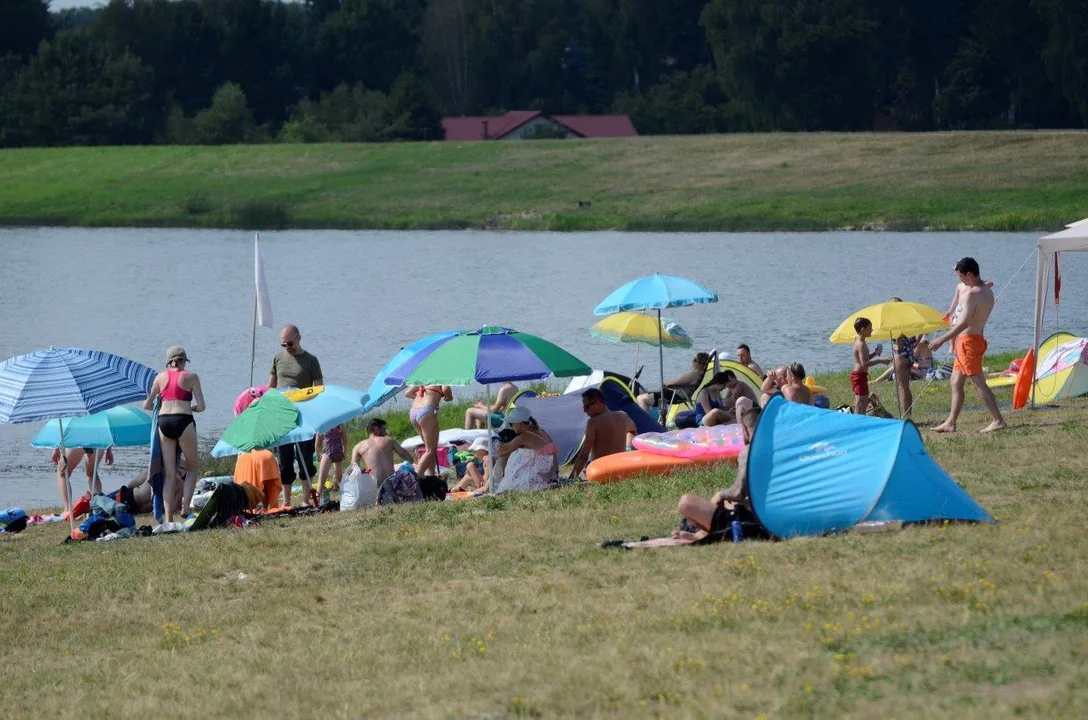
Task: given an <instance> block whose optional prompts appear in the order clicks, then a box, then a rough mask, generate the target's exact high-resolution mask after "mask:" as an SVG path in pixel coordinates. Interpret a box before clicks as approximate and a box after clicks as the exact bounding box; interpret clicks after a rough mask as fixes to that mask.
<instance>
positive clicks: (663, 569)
mask: <svg viewBox="0 0 1088 720" xmlns="http://www.w3.org/2000/svg"><path fill="white" fill-rule="evenodd" d="M820 380H821V382H822V383H823V384H825V385H828V386H830V388H831V391H832V394H833V401H835V402H838V401H840V400H842V399H843V398H844V396H845V395H847V394H848V389H847V386H846V380H845V378H844V377H842V376H834V377H830V378H821V379H820ZM890 387H891V386H890V384H885V385H881V386H880V387H878V388H877V391H878V392H879V393H880V394H881V395H882V396H883V399H884V401H885V404H888V405H889V406H894V400H892V398H891V395H890V391H889V390H890ZM885 388H889V389H885ZM918 390H920V391H921V390H922V386H921V384H919V386H918ZM1003 399H1007V398H1004V397H1003ZM947 400H948V399H947V391H946V390H945V386H943V385H937V384H934V385H932V386H930V387H929V388H928V389H927V390H926V391H924V392H921V397H920V404H919V420H920V421H927V420H935V419H936V418H937V417H939V415H940V414H941V411H942V410H943V409H945V408H947ZM974 403H975V400H974V398H973V396H971V395H969V396H968V405H969V406H970V405H972V404H974ZM1010 420H1011V426H1012V427H1011V429H1010V430H1008V431H1005V432H1002V433H998V434H996V435H994V436H989V437H983V436H980V435H979V434H978V433H977V431H978V430H979V429H980V428H981V427H982V426H983V425H984V424H985V423H986V418H985V417H984V413H980V412H979V411H976V410H969V411H968V413H967V414H966V416H965V417H964V419H963V423H962V426H961V430H962V432H961V434H960V435H958V436H955V437H949V438H944V437H934V436H932V435H931V434H928V433H927V443H928V445H929V447H930V450H931V452H932V453H933V455H934V456H935V457H936V459H937V460H938V461H939V462H940V463H941V464H942V465H943V466H944V467H945V468H946V469H947V470H948V471H949V472H950V473H951V474H952V476H953V477H955V478H956V479H957V480H958V481H959V482H960V483H961V484H963V485H964V487H965V488H966V489H967V490H968V492H970V493H971V494H972V495H973V496H974V497H975V498H976V499H978V500H979V501H980V502H981V503H982V504H983V505H984V506H985V507H986V508H987V509H988V510H989V511H990V512H991V513H993V514H994V515H995V517H997V519H998V521H999V522H998V523H997V524H996V525H994V526H955V525H950V526H943V527H926V528H909V529H906V530H903V531H901V532H898V533H892V534H886V535H867V536H859V535H854V534H846V535H841V536H836V537H829V538H820V539H804V540H794V541H790V542H783V543H746V544H742V545H732V544H726V545H716V546H710V547H706V548H687V549H674V550H658V551H640V552H622V551H614V550H602V549H599V548H598V547H596V544H597V543H598V542H600V541H601V540H604V539H609V538H623V537H627V538H631V537H634V538H637V537H639V536H641V535H651V536H653V535H660V534H664V533H666V532H668V530H669V529H670V528H672V527H674V526H675V525H676V523H677V520H678V517H677V515H676V512H675V505H674V504H675V501H676V499H677V497H678V496H679V495H680V493H682V492H684V491H689V490H695V491H697V492H700V493H702V494H704V495H709V494H711V493H712V492H713V491H714V490H716V489H719V488H720V487H722V485H723V484H725V483H726V482H727V481H729V480H730V479H731V477H732V474H731V472H722V471H703V472H700V473H694V474H688V475H678V476H675V477H673V478H668V479H663V478H659V479H646V480H636V481H630V482H627V483H622V484H618V485H613V486H585V487H571V488H566V489H563V490H558V491H553V492H548V493H536V494H531V495H526V496H522V497H516V498H515V497H499V498H488V499H483V500H479V501H473V502H464V503H444V504H429V505H425V506H411V507H398V508H381V509H374V510H367V511H360V512H356V513H351V514H349V513H343V514H335V515H326V516H321V517H317V518H301V519H296V520H283V521H268V522H266V523H264V524H263V525H262V526H260V527H257V528H249V529H246V530H231V531H209V532H204V533H194V534H193V535H191V536H180V537H164V538H159V537H155V538H148V539H135V540H129V541H125V542H121V543H117V544H101V543H99V544H84V545H80V546H60V545H59V541H60V539H61V537H62V536H63V532H64V531H63V529H62V528H58V527H55V526H49V527H44V528H31V529H29V530H28V531H26V532H25V533H23V534H22V535H21V536H16V537H11V538H2V539H0V586H2V588H3V592H0V633H2V637H3V638H4V647H5V660H4V663H3V664H0V688H2V694H3V703H4V710H5V714H7V715H10V716H12V717H17V716H23V715H34V716H69V717H70V716H75V715H77V714H78V715H80V716H86V715H88V714H89V715H97V714H104V713H120V714H121V715H125V716H136V715H151V714H153V715H156V716H166V717H183V716H198V715H199V716H208V715H216V716H220V715H222V716H247V717H263V716H267V715H269V714H270V713H275V714H277V715H278V716H281V717H313V716H325V717H375V716H392V715H399V716H408V717H551V716H570V715H580V716H605V717H631V716H648V715H669V716H685V717H690V716H698V717H752V718H754V717H759V716H764V717H786V716H814V717H832V716H847V717H852V716H864V717H874V716H887V717H902V716H918V717H940V716H952V715H955V716H958V717H964V718H970V717H994V716H1005V715H1013V714H1020V715H1026V716H1035V717H1039V716H1048V717H1079V716H1082V715H1083V714H1084V711H1085V707H1086V705H1088V691H1086V688H1088V670H1086V668H1088V663H1086V662H1085V645H1084V638H1085V630H1086V629H1088V604H1086V603H1085V598H1086V597H1088V577H1086V574H1085V572H1084V570H1085V566H1084V558H1085V557H1086V551H1088V541H1086V540H1085V534H1084V531H1083V526H1084V517H1085V515H1086V512H1088V499H1086V496H1085V494H1084V492H1083V478H1084V477H1085V474H1086V473H1088V458H1086V457H1085V455H1084V452H1083V443H1084V437H1085V435H1086V432H1088V403H1085V402H1076V403H1069V404H1068V406H1067V407H1066V408H1065V409H1062V410H1042V411H1037V412H1030V413H1017V414H1015V415H1013V416H1012V417H1011V418H1010Z"/></svg>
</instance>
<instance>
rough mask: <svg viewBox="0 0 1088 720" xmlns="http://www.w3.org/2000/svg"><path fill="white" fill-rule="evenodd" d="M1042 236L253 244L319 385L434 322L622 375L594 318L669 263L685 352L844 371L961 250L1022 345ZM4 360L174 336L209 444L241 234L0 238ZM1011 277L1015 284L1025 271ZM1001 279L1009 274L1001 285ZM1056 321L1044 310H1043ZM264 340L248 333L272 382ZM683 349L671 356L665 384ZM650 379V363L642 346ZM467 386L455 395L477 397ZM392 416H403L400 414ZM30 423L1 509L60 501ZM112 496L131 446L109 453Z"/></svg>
mask: <svg viewBox="0 0 1088 720" xmlns="http://www.w3.org/2000/svg"><path fill="white" fill-rule="evenodd" d="M1036 237H1037V236H1036V235H1034V234H994V233H986V234H980V233H945V234H935V233H914V234H898V233H879V234H870V233H743V234H653V233H587V234H551V233H483V232H404V233H400V232H331V231H315V232H308V231H288V232H278V233H262V235H261V239H262V249H263V251H264V256H265V262H266V274H267V278H268V284H269V287H270V293H271V297H272V305H273V316H274V318H275V320H276V322H277V323H285V322H291V323H295V324H297V325H299V327H300V328H301V330H302V334H303V345H304V347H306V349H308V350H310V351H311V352H313V353H314V354H315V355H317V356H318V357H319V358H320V359H321V365H322V369H323V370H324V373H325V376H326V379H327V380H328V381H329V382H334V383H338V384H345V385H353V386H356V387H364V388H365V387H366V386H367V385H368V384H369V383H370V381H371V379H372V378H373V375H374V373H375V371H377V369H378V368H379V367H380V366H381V365H382V364H383V363H384V362H385V361H386V360H388V359H389V358H390V357H391V356H392V355H393V354H394V353H395V352H396V351H397V349H399V348H400V347H402V346H403V345H405V344H407V343H409V342H411V341H413V340H416V339H418V338H419V337H422V336H423V335H426V334H428V333H431V332H434V331H436V330H440V329H446V328H453V327H474V326H479V325H482V324H485V323H491V324H499V325H506V326H509V327H514V328H517V329H519V330H524V331H526V332H530V333H533V334H537V335H541V336H543V337H545V338H547V339H549V340H551V341H553V342H555V343H557V344H559V345H561V346H563V347H564V348H566V349H567V350H569V351H571V352H572V353H574V354H575V355H577V356H578V357H580V358H581V359H583V360H584V361H586V362H587V363H589V364H590V365H592V366H594V367H609V368H614V369H618V370H624V371H627V372H630V371H631V369H633V367H634V363H635V348H634V347H633V346H631V345H613V344H610V343H607V342H604V341H602V340H599V339H595V338H591V337H590V336H589V334H588V328H589V327H590V326H591V325H592V324H593V323H594V321H595V318H594V317H593V314H592V312H593V307H594V306H595V305H596V304H597V303H598V302H599V301H600V300H602V299H603V298H604V297H605V295H607V294H608V293H609V292H610V291H612V290H614V289H615V288H616V287H618V286H619V285H621V284H622V283H624V282H626V281H628V280H631V279H633V278H636V277H638V276H640V275H645V274H649V273H652V272H663V273H669V274H676V275H684V276H686V277H690V278H692V279H694V280H697V281H699V282H701V283H703V284H705V285H706V286H708V287H710V288H711V289H713V290H715V291H716V292H717V293H718V295H719V297H720V299H721V301H720V302H719V303H717V304H715V305H704V306H696V307H690V308H680V309H676V310H670V311H666V313H665V315H666V316H667V317H670V318H671V319H673V320H676V321H678V322H679V323H680V324H681V325H682V326H683V327H684V328H685V329H686V330H687V332H688V334H689V335H691V337H692V338H693V339H694V340H695V344H696V349H710V348H714V347H717V348H722V349H725V350H728V351H732V350H733V349H734V348H735V347H736V346H737V344H738V343H740V342H746V343H748V344H749V345H751V346H752V352H753V355H754V357H755V359H756V361H757V362H759V363H761V364H762V365H763V366H764V367H768V366H771V365H775V364H780V363H785V362H788V361H793V360H799V361H801V362H802V363H804V364H805V366H806V368H809V369H814V370H820V369H831V368H842V367H844V366H845V365H846V364H848V363H849V357H850V350H849V346H832V345H830V344H828V342H827V336H828V335H829V334H830V333H831V331H832V330H833V329H834V328H835V326H836V325H837V324H838V323H839V322H840V321H841V320H842V319H843V318H844V317H845V316H846V315H848V314H849V313H850V312H852V311H853V310H856V309H858V308H860V307H863V306H865V305H868V304H871V303H874V302H880V301H883V300H886V299H888V298H889V297H890V296H892V295H898V296H900V297H902V298H904V299H907V300H916V301H919V302H924V303H928V304H930V305H933V306H935V307H938V308H940V309H941V310H942V311H943V310H944V309H946V308H947V306H948V302H949V300H950V298H951V293H952V289H953V286H954V283H955V275H954V274H953V272H952V266H953V265H954V264H955V262H956V260H958V259H959V258H960V257H962V256H964V255H972V256H974V257H975V258H976V259H978V261H979V263H980V264H981V266H982V273H983V276H984V277H985V278H990V279H993V280H994V281H995V283H996V287H995V290H996V291H998V292H999V293H1001V295H1000V299H999V302H998V306H997V309H996V310H995V312H994V316H993V319H992V321H991V328H990V330H991V331H990V333H989V335H990V344H991V347H993V348H995V349H1015V348H1023V347H1026V346H1027V345H1028V343H1029V342H1030V337H1031V321H1032V303H1033V300H1032V297H1033V288H1034V280H1035V278H1034V275H1035V273H1034V267H1035V266H1034V261H1033V260H1029V261H1028V262H1027V264H1026V265H1023V263H1024V261H1025V260H1028V258H1029V256H1030V254H1031V252H1032V249H1033V248H1034V244H1035V239H1036ZM0 260H2V267H3V271H4V281H3V283H0V317H3V319H4V320H3V330H2V332H0V358H7V357H10V356H12V355H18V354H20V353H24V352H29V351H31V350H34V349H36V348H39V347H48V346H50V345H54V346H61V345H73V346H77V347H91V348H99V349H103V350H108V351H110V352H115V353H118V354H121V355H125V356H127V357H131V358H133V359H136V360H139V361H141V362H144V363H147V364H148V365H151V366H153V367H156V368H159V367H162V364H163V360H164V358H163V353H164V352H165V351H166V348H167V347H169V346H171V345H183V346H184V347H185V349H186V350H187V351H188V353H189V357H190V358H191V359H192V365H191V369H192V370H194V371H195V372H197V373H199V374H200V376H201V380H202V382H203V385H204V390H205V394H206V396H207V399H208V412H206V413H204V414H203V415H201V416H200V417H199V419H198V425H199V431H200V435H201V438H202V440H204V441H213V440H214V439H215V438H216V437H217V435H218V432H219V431H221V430H222V428H223V426H224V425H225V424H226V423H227V421H229V419H230V417H231V407H232V405H233V401H234V398H235V397H236V396H237V394H238V393H239V392H240V391H241V390H242V389H243V388H245V387H246V386H247V384H248V382H249V375H250V368H249V358H250V327H251V322H252V318H253V239H252V235H250V234H248V233H245V232H237V231H215V230H211V231H203V230H113V229H102V230H85V229H52V228H42V229H7V230H0ZM1022 265H1023V269H1022V270H1021V271H1020V272H1019V274H1016V276H1015V277H1013V276H1014V273H1016V271H1017V269H1018V268H1021V266H1022ZM1086 270H1088V259H1086V258H1084V257H1083V256H1081V257H1076V256H1071V257H1068V258H1065V259H1064V260H1063V267H1062V273H1063V279H1064V280H1065V283H1064V284H1065V288H1066V291H1065V297H1063V301H1062V305H1061V327H1062V328H1063V329H1068V330H1070V331H1072V332H1077V333H1082V334H1083V333H1084V331H1085V318H1086V317H1088V312H1086V310H1088V293H1086V292H1083V291H1082V289H1083V288H1084V287H1085V286H1086V284H1088V283H1085V275H1086V274H1088V273H1086ZM1010 280H1011V282H1010ZM1049 313H1050V315H1049V321H1050V322H1051V323H1053V318H1054V311H1053V309H1051V310H1050V311H1049ZM278 349H279V346H278V335H277V333H276V332H275V331H271V330H267V329H264V328H259V329H258V332H257V337H256V366H255V367H256V370H255V378H256V379H257V381H258V382H261V383H263V382H265V381H266V380H267V376H268V369H269V363H270V360H271V357H272V355H273V353H274V352H275V351H276V350H278ZM690 354H691V351H688V350H666V351H665V373H666V375H670V374H673V375H674V374H676V373H678V372H680V371H682V370H684V369H686V368H687V365H688V361H689V359H690ZM639 363H640V364H644V365H645V366H646V369H645V370H644V372H643V376H644V378H647V379H651V378H655V377H656V376H657V364H656V363H657V353H656V351H654V350H653V349H652V348H649V347H645V346H643V347H642V348H641V350H640V354H639ZM479 391H480V389H479V388H475V387H469V388H465V389H464V390H460V391H458V392H459V393H463V394H466V395H475V394H477V393H478V392H479ZM402 406H403V405H402ZM39 427H40V425H39V424H36V423H31V424H29V425H15V426H4V427H0V457H2V458H3V459H2V460H0V507H5V506H8V505H13V504H23V505H28V506H33V505H35V504H41V503H55V502H56V498H55V497H54V496H55V494H56V490H55V483H54V482H53V481H52V479H51V478H52V476H51V474H50V472H49V469H48V468H47V460H48V453H46V452H43V451H39V450H33V449H31V448H30V447H29V445H28V443H29V441H30V438H31V437H33V435H34V433H35V432H37V430H38V428H39ZM118 455H119V459H118V462H119V465H120V466H121V468H120V470H118V471H117V472H115V474H114V475H113V476H112V477H110V478H108V479H107V481H106V484H107V485H110V486H112V484H120V482H121V481H122V480H123V479H125V478H127V473H129V472H135V468H136V467H138V466H139V464H140V463H141V462H142V459H143V457H144V456H143V455H141V454H140V452H139V451H137V450H128V451H122V452H120V453H119V454H118Z"/></svg>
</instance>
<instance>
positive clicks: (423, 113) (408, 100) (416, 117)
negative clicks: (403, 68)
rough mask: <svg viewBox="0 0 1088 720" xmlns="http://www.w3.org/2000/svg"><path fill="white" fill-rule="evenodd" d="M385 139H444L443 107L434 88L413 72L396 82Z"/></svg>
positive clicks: (386, 113)
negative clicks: (432, 89) (440, 106)
mask: <svg viewBox="0 0 1088 720" xmlns="http://www.w3.org/2000/svg"><path fill="white" fill-rule="evenodd" d="M382 137H383V138H384V139H386V140H441V139H442V138H443V137H444V133H443V131H442V110H441V108H439V106H438V101H437V99H436V98H435V96H434V93H433V92H432V91H431V89H430V88H429V87H428V86H427V85H426V84H424V83H423V82H421V81H420V79H419V78H418V77H416V76H415V75H414V74H412V73H410V72H405V73H402V74H401V76H400V77H398V78H397V80H396V82H394V83H393V89H392V90H391V91H390V93H389V100H388V102H387V103H386V108H385V128H384V129H383V131H382Z"/></svg>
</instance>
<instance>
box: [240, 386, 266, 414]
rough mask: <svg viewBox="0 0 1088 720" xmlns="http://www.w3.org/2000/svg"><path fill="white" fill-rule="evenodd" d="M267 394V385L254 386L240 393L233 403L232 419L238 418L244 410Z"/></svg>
mask: <svg viewBox="0 0 1088 720" xmlns="http://www.w3.org/2000/svg"><path fill="white" fill-rule="evenodd" d="M266 392H268V386H267V385H255V386H254V387H251V388H246V389H245V390H243V391H242V394H241V395H239V396H238V398H237V399H236V400H235V401H234V417H238V416H239V415H241V414H242V413H243V412H245V409H246V408H247V407H249V406H250V405H252V404H253V401H254V400H256V399H257V398H259V397H261V396H262V395H264V394H265V393H266Z"/></svg>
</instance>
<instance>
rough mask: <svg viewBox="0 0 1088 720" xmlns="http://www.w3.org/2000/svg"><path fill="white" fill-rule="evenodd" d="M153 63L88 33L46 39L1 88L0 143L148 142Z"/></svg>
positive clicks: (70, 33)
mask: <svg viewBox="0 0 1088 720" xmlns="http://www.w3.org/2000/svg"><path fill="white" fill-rule="evenodd" d="M152 80H153V73H152V71H151V69H150V68H148V67H146V66H145V65H143V64H142V63H141V62H140V61H139V59H138V58H137V57H135V56H134V55H132V54H130V53H121V54H114V53H111V52H110V51H109V50H108V49H107V48H106V47H105V46H104V45H102V44H100V43H97V42H95V41H94V39H93V38H92V37H91V36H90V35H88V34H87V33H84V32H81V31H63V32H60V33H58V34H57V35H56V36H55V37H54V38H53V39H52V40H50V41H46V42H43V43H42V44H41V45H40V46H39V48H38V53H37V54H36V55H35V56H34V57H33V58H31V59H30V61H29V62H28V63H27V64H26V66H25V67H23V68H22V69H20V70H19V71H18V73H16V74H15V75H14V77H13V78H12V79H11V80H10V81H9V82H6V83H5V84H4V87H3V91H2V93H0V144H3V145H37V146H42V145H128V144H134V143H144V142H148V141H150V140H151V137H152V132H153V128H152V127H150V126H149V124H148V118H149V117H150V116H151V114H152V113H151V110H152V108H151V105H150V102H149V100H150V96H149V94H148V92H147V87H148V86H149V85H150V84H151V82H152Z"/></svg>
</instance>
